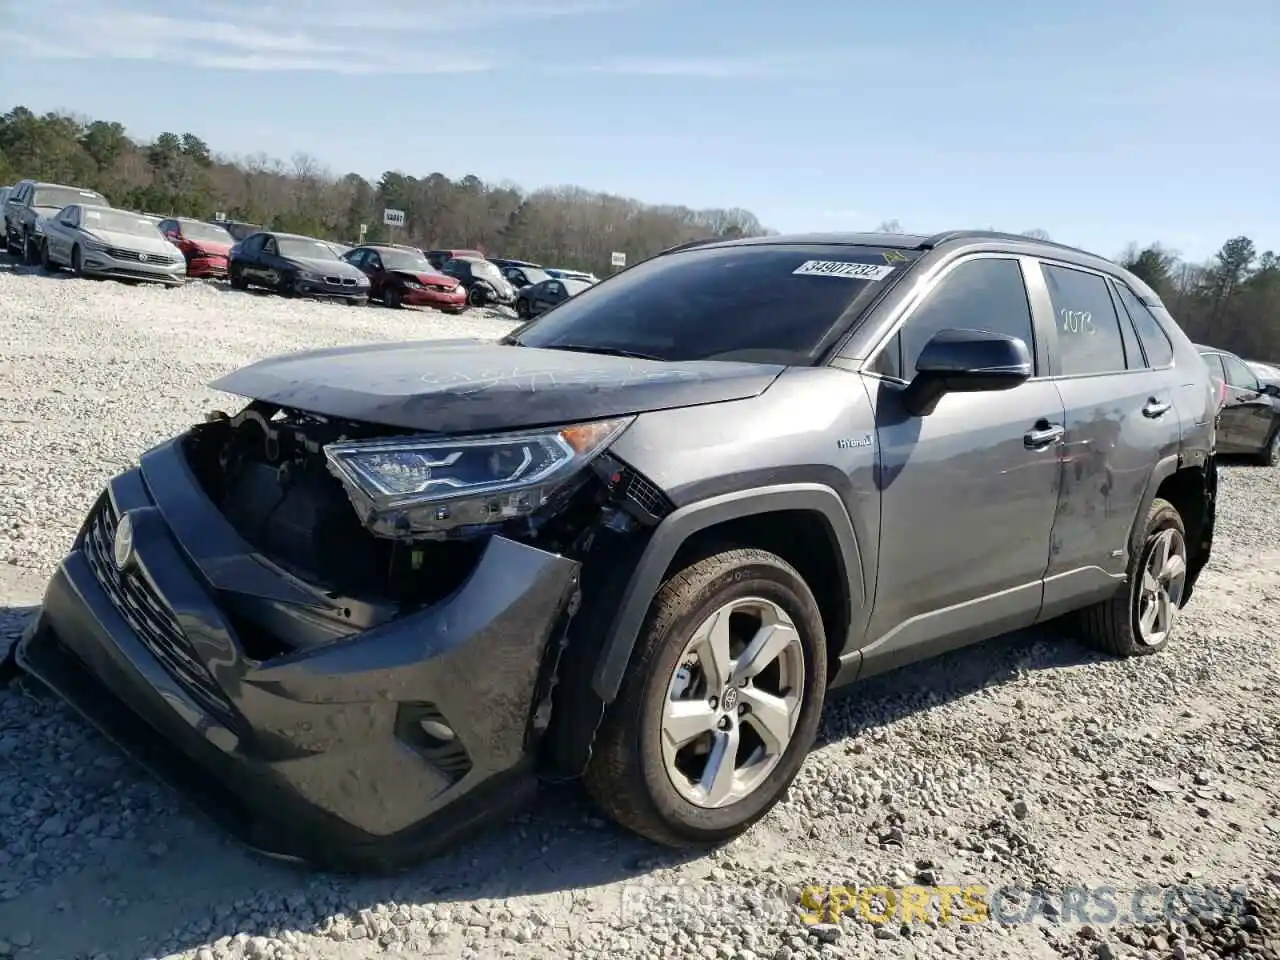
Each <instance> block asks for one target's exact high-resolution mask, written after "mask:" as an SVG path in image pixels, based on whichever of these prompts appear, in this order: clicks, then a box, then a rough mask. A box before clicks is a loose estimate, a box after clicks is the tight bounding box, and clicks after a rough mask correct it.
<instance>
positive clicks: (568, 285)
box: [516, 277, 591, 320]
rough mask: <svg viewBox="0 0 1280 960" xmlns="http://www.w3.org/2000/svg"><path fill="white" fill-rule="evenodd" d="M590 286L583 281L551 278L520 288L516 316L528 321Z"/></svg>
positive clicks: (517, 295)
mask: <svg viewBox="0 0 1280 960" xmlns="http://www.w3.org/2000/svg"><path fill="white" fill-rule="evenodd" d="M590 286H591V284H589V283H587V282H586V281H585V280H555V279H553V278H551V277H547V279H545V280H542V281H539V282H537V283H533V284H530V285H529V286H527V287H522V288H520V289H519V290H518V291H517V292H516V316H518V317H519V318H520V319H521V320H528V319H530V318H531V317H536V316H538V315H539V314H543V313H546V312H547V311H548V310H550V309H551V308H552V307H555V306H559V305H560V304H562V303H564V302H565V301H566V300H568V299H569V298H570V297H572V296H574V295H576V294H579V293H581V292H582V291H583V290H586V289H587V288H588V287H590Z"/></svg>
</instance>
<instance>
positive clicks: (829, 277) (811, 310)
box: [519, 244, 914, 365]
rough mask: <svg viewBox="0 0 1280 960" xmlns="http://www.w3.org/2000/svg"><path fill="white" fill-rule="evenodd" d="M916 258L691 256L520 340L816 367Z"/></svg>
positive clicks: (651, 265)
mask: <svg viewBox="0 0 1280 960" xmlns="http://www.w3.org/2000/svg"><path fill="white" fill-rule="evenodd" d="M913 256H914V254H910V253H907V252H903V251H897V250H885V249H881V248H873V247H854V246H817V245H798V244H797V245H793V244H777V245H751V246H733V247H714V248H705V247H704V248H701V249H693V250H687V251H683V252H680V253H675V254H670V255H667V256H661V257H655V258H654V259H652V260H648V261H645V262H643V263H640V264H637V265H636V266H634V267H632V268H631V269H629V270H625V271H623V272H622V273H619V274H617V275H616V276H614V277H611V278H609V279H608V280H606V281H604V282H603V283H599V284H595V285H592V286H588V287H587V288H585V289H583V290H582V291H581V292H580V293H578V294H577V295H576V296H575V297H573V298H572V299H570V300H567V301H565V302H564V303H562V304H560V305H559V306H558V307H556V309H555V310H553V311H551V312H549V313H547V314H546V316H545V317H542V318H539V319H538V320H535V321H534V322H533V323H531V324H530V325H528V326H527V327H525V328H524V329H522V330H521V331H520V332H519V342H520V343H522V344H526V345H527V346H531V347H556V346H577V347H591V348H594V349H605V350H617V351H625V352H629V353H637V354H644V355H647V356H652V357H656V358H658V359H661V360H670V361H685V360H739V361H752V362H760V363H786V364H792V365H808V364H810V363H812V362H813V361H814V360H815V359H816V358H817V357H818V355H819V354H820V353H821V352H822V351H823V350H825V349H826V348H827V347H828V346H829V345H830V344H831V342H832V341H833V340H834V339H835V338H836V337H837V336H838V335H839V334H840V333H841V332H842V331H843V330H844V329H845V328H846V326H847V324H848V323H849V321H850V320H851V319H853V317H854V316H855V315H856V313H857V312H858V311H860V310H861V308H862V306H863V305H864V304H865V303H866V300H867V299H868V298H869V297H870V296H872V295H873V293H874V291H875V290H877V289H878V288H879V287H880V285H882V284H884V283H885V282H886V281H888V280H890V279H891V278H894V277H896V276H897V275H898V274H900V273H901V272H902V270H903V269H904V268H906V267H908V266H910V263H911V258H912V257H913Z"/></svg>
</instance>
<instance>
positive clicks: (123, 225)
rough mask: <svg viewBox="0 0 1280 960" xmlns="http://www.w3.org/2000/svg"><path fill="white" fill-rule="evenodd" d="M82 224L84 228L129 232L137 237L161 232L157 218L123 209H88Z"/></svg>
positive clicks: (150, 235) (155, 234) (110, 231)
mask: <svg viewBox="0 0 1280 960" xmlns="http://www.w3.org/2000/svg"><path fill="white" fill-rule="evenodd" d="M82 225H83V227H84V229H86V230H90V231H93V230H105V231H107V232H109V233H127V234H131V235H132V236H135V237H152V236H157V235H158V234H159V233H160V228H159V226H158V225H157V223H156V221H155V220H150V219H148V218H147V217H142V216H139V215H138V214H136V213H126V212H125V211H123V210H92V209H86V210H85V211H84V221H83V224H82Z"/></svg>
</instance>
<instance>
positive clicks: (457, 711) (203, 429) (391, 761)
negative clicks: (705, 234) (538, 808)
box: [10, 232, 1217, 867]
mask: <svg viewBox="0 0 1280 960" xmlns="http://www.w3.org/2000/svg"><path fill="white" fill-rule="evenodd" d="M213 386H214V387H216V388H217V389H219V390H222V391H225V392H227V393H232V394H237V395H240V396H242V397H245V398H248V400H249V402H248V403H247V405H246V406H245V407H244V408H243V409H242V410H240V411H238V412H236V413H234V414H228V413H224V412H221V411H215V412H213V413H211V414H210V415H209V417H208V419H207V421H206V422H205V423H202V424H199V425H197V426H195V427H193V428H191V429H190V430H189V431H187V432H185V433H183V434H182V435H180V436H178V437H175V438H174V439H172V440H169V441H166V442H165V443H162V444H160V445H159V446H157V447H156V448H154V449H152V450H150V451H148V452H147V453H146V454H145V455H144V456H143V457H142V459H141V462H140V464H139V465H138V467H136V468H135V469H132V470H130V471H128V472H126V473H124V474H122V475H121V476H119V477H117V478H115V479H114V480H112V481H111V483H110V485H109V486H108V488H107V490H106V491H104V493H103V494H102V496H101V497H100V498H99V500H98V502H97V503H96V504H95V505H94V507H93V509H92V511H91V513H90V514H89V516H88V517H87V518H86V520H85V522H84V526H83V528H82V531H81V533H80V535H79V537H78V538H77V540H76V542H75V544H74V546H73V548H72V551H71V553H70V554H69V555H68V556H67V558H66V559H65V560H64V561H63V562H62V564H61V565H60V566H59V568H58V570H57V572H56V573H55V574H54V576H53V578H52V580H51V581H50V584H49V586H48V588H47V591H46V594H45V598H44V604H43V606H42V609H41V612H40V614H39V616H38V617H37V618H36V619H35V620H34V621H33V622H32V623H31V624H30V626H29V627H28V629H27V631H26V632H25V633H24V636H23V638H22V640H21V642H20V643H19V644H18V645H17V648H16V659H15V660H14V661H13V662H11V664H10V668H11V669H21V670H26V671H29V672H30V673H32V674H34V675H35V676H37V677H38V678H40V679H41V680H42V681H43V682H45V683H46V684H48V685H49V686H50V687H52V688H53V689H54V690H56V691H58V692H59V693H60V694H61V695H62V696H63V697H65V698H66V699H67V700H69V701H71V702H72V703H73V704H75V705H76V706H77V707H78V708H79V709H80V710H81V711H82V712H83V713H84V714H85V715H86V716H88V717H89V718H90V719H91V720H93V721H94V722H95V723H97V724H98V725H100V726H101V727H102V728H104V729H105V730H107V731H108V732H109V733H110V734H111V736H112V737H113V739H115V740H116V742H118V743H121V744H123V745H126V746H127V747H128V748H129V749H132V750H134V751H135V752H136V753H137V754H138V755H139V756H140V758H141V759H143V760H144V761H145V762H147V763H148V764H149V765H150V766H152V768H153V769H156V770H157V771H159V772H161V773H162V774H163V775H165V776H168V777H170V778H171V779H172V780H173V781H174V782H176V783H177V784H179V785H180V786H181V787H182V788H184V789H185V791H186V792H187V793H188V795H190V796H191V798H192V799H193V801H194V802H196V803H198V804H201V805H202V806H203V807H204V808H205V809H206V810H207V811H208V812H210V813H211V814H212V815H214V816H216V817H219V818H221V819H222V820H223V821H224V822H226V823H227V825H228V826H230V827H231V828H233V829H234V830H235V831H236V832H238V833H239V834H240V835H241V836H242V837H244V838H245V839H246V840H247V841H248V842H249V843H250V844H252V845H254V846H255V847H258V848H261V849H265V850H268V851H270V852H271V853H273V854H277V855H283V856H289V857H295V858H300V859H303V860H308V861H312V862H315V863H320V864H326V865H341V866H344V867H351V866H355V867H369V866H387V865H392V864H396V863H400V862H404V861H405V860H407V859H412V858H416V857H418V856H421V855H423V854H425V853H428V852H430V851H431V850H434V849H436V848H438V847H439V846H440V845H441V844H444V843H447V842H449V841H451V840H452V839H454V838H456V836H457V835H458V833H459V831H461V830H463V829H464V828H468V827H471V826H474V825H476V824H478V823H481V822H483V821H485V820H487V819H489V818H490V817H492V816H496V815H498V814H499V813H501V812H503V811H509V810H511V809H513V808H515V807H517V806H518V805H520V804H522V803H523V802H525V801H526V800H527V798H528V796H529V793H530V790H531V789H532V787H533V785H534V784H535V783H536V781H537V776H538V775H539V774H541V775H544V776H552V777H555V778H564V777H572V776H578V775H581V776H582V777H583V778H584V780H585V783H586V785H587V788H588V789H589V791H590V793H591V794H592V795H593V796H594V798H595V799H596V800H597V801H598V803H599V804H600V805H601V806H602V807H603V808H604V809H605V810H606V811H607V812H608V813H609V814H611V815H612V816H613V817H614V818H615V819H616V820H617V821H619V822H620V823H622V824H625V825H626V826H628V827H630V828H631V829H633V830H635V831H638V832H639V833H641V834H643V835H645V836H647V837H650V838H652V839H654V840H656V841H659V842H661V843H664V844H671V845H677V846H686V845H698V844H706V843H715V842H719V841H723V840H726V839H727V838H730V837H732V836H734V835H736V834H738V833H740V832H741V831H743V830H745V829H746V828H747V827H748V826H749V825H750V824H752V823H754V822H755V821H756V820H758V819H759V818H760V817H762V816H763V815H764V814H765V813H766V811H768V810H769V809H770V807H772V806H773V804H775V803H776V802H777V801H778V799H779V797H781V796H782V794H783V793H784V792H785V791H786V789H787V787H788V785H789V784H790V783H791V781H792V778H793V777H795V775H796V772H797V771H798V769H799V768H800V766H801V764H802V763H803V761H804V758H805V754H806V752H807V751H808V750H809V748H810V746H811V745H812V743H813V741H814V738H815V734H816V731H817V729H818V724H819V718H820V715H821V713H822V708H823V703H824V700H825V698H826V696H827V693H828V691H829V690H830V689H832V688H834V687H838V686H842V685H844V684H847V683H850V682H852V681H855V680H858V679H860V678H863V677H868V676H871V675H873V674H878V673H881V672H883V671H886V670H889V669H891V668H894V667H901V666H904V665H907V664H910V663H912V662H915V661H919V660H921V659H923V658H925V657H929V656H932V655H934V654H937V653H939V652H941V651H945V650H952V649H955V648H958V647H962V646H965V645H967V644H972V643H974V642H976V641H979V640H982V639H984V638H986V637H990V636H992V635H994V634H998V633H1002V632H1005V631H1010V630H1016V629H1019V628H1023V627H1029V626H1031V625H1032V624H1035V623H1040V622H1043V621H1048V620H1053V619H1055V618H1059V617H1064V615H1067V614H1071V615H1073V623H1074V629H1075V630H1076V631H1077V632H1078V634H1079V635H1080V636H1082V637H1085V638H1087V639H1088V640H1089V641H1091V642H1092V643H1094V644H1096V645H1097V646H1099V647H1100V648H1102V649H1103V650H1105V651H1107V652H1109V653H1112V654H1115V655H1117V656H1138V655H1143V654H1151V653H1155V652H1157V651H1159V650H1161V649H1162V648H1163V647H1165V646H1166V645H1167V644H1168V643H1169V642H1170V637H1171V635H1172V630H1173V627H1174V622H1175V620H1176V617H1177V614H1178V610H1179V608H1181V607H1182V606H1183V605H1184V604H1185V603H1186V602H1187V600H1188V598H1189V597H1190V596H1191V592H1192V588H1193V586H1194V584H1195V582H1196V579H1197V577H1198V576H1199V574H1200V572H1201V570H1202V568H1203V567H1204V565H1205V563H1206V562H1207V561H1208V559H1209V553H1210V547H1211V543H1212V539H1213V528H1214V500H1215V492H1216V487H1217V484H1216V477H1217V473H1216V467H1215V457H1214V416H1215V412H1216V403H1217V397H1216V395H1215V392H1214V388H1213V386H1212V385H1211V381H1210V376H1209V371H1208V369H1207V368H1206V366H1205V364H1204V362H1203V361H1202V360H1201V358H1200V357H1199V355H1198V354H1197V352H1196V350H1195V348H1194V347H1193V346H1192V344H1191V343H1190V342H1189V341H1188V340H1187V338H1186V337H1185V336H1184V335H1183V333H1182V332H1181V331H1180V330H1179V329H1178V326H1177V325H1176V324H1175V323H1174V321H1173V320H1172V318H1171V317H1170V316H1169V314H1168V312H1167V311H1166V310H1165V308H1164V306H1163V305H1162V304H1161V302H1160V300H1159V299H1158V298H1157V297H1156V295H1155V294H1154V293H1153V292H1152V291H1151V290H1150V289H1149V288H1148V287H1147V286H1145V285H1144V284H1143V283H1142V282H1141V281H1139V280H1138V279H1137V278H1136V277H1134V276H1133V275H1132V274H1130V273H1128V272H1126V271H1125V270H1123V269H1121V268H1120V267H1118V266H1116V265H1115V264H1113V263H1110V262H1108V261H1106V260H1103V259H1100V258H1098V257H1095V256H1091V255H1089V254H1087V253H1084V252H1082V251H1079V250H1075V249H1072V248H1068V247H1064V246H1059V245H1056V244H1051V243H1047V242H1040V241H1035V240H1031V239H1028V238H1026V237H1018V236H1010V235H1004V234H995V233H978V232H951V233H943V234H939V235H937V236H932V237H924V236H900V235H886V234H869V235H853V236H849V235H837V236H831V235H815V236H794V237H767V238H756V239H749V240H736V241H728V240H725V241H708V242H703V243H697V244H691V245H686V246H683V247H680V248H676V249H673V250H670V251H667V252H665V253H663V254H661V255H659V256H656V257H653V258H651V259H649V260H647V261H644V262H642V263H639V264H637V265H635V266H633V267H632V268H630V269H628V270H625V271H622V272H620V273H618V274H616V275H614V276H611V277H609V278H608V279H606V280H604V281H602V282H601V283H599V284H598V285H595V286H592V287H590V288H589V289H587V290H584V291H583V292H581V293H579V294H578V295H577V296H575V297H573V298H572V299H570V300H567V301H565V302H564V303H562V304H560V305H559V306H557V307H555V308H554V309H552V310H550V311H548V312H547V313H545V314H543V315H542V316H541V317H538V318H537V319H535V320H533V321H531V322H530V323H527V324H525V325H524V326H522V327H520V328H518V329H517V330H515V331H514V332H513V333H512V334H511V335H510V336H508V337H506V338H505V339H504V340H502V341H500V342H498V343H492V342H482V341H477V340H456V341H444V342H423V341H413V342H409V343H401V344H381V343H380V344H371V345H367V346H361V347H354V348H344V349H331V350H319V351H314V352H310V353H302V354H292V355H289V356H285V357H280V358H275V359H268V360H263V361H261V362H258V363H255V364H253V365H251V366H249V367H246V368H243V369H241V370H239V371H237V372H235V373H232V374H230V375H228V376H226V377H224V378H222V379H221V380H219V381H217V382H216V383H215V384H213Z"/></svg>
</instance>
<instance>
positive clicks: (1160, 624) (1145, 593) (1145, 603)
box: [1138, 529, 1187, 647]
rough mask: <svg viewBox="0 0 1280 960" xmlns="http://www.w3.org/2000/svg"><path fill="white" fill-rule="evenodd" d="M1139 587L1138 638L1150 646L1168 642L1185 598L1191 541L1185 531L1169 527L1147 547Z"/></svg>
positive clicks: (1157, 535)
mask: <svg viewBox="0 0 1280 960" xmlns="http://www.w3.org/2000/svg"><path fill="white" fill-rule="evenodd" d="M1147 550H1148V552H1147V562H1146V563H1145V564H1143V567H1142V583H1141V584H1140V586H1139V588H1138V638H1139V640H1141V642H1142V643H1143V644H1145V645H1146V646H1149V647H1155V646H1159V645H1160V644H1162V643H1164V641H1165V639H1166V638H1167V637H1168V635H1169V630H1170V628H1171V627H1172V626H1173V618H1174V616H1175V615H1176V613H1177V611H1178V606H1179V604H1180V603H1181V602H1182V592H1183V590H1184V588H1185V587H1186V582H1187V542H1186V540H1185V539H1183V536H1182V534H1181V533H1179V532H1178V531H1177V530H1174V529H1165V530H1162V531H1160V533H1158V534H1156V536H1155V537H1154V538H1153V539H1152V541H1151V543H1150V546H1149V547H1148V548H1147Z"/></svg>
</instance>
